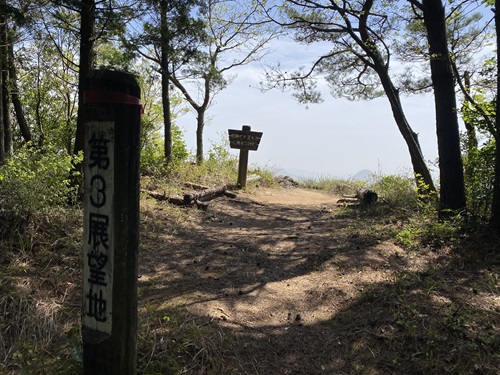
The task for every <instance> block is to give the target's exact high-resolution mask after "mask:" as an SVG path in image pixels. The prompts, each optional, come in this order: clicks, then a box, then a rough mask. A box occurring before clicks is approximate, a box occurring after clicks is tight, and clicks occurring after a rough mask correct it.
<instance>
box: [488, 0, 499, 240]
mask: <svg viewBox="0 0 500 375" xmlns="http://www.w3.org/2000/svg"><path fill="white" fill-rule="evenodd" d="M495 31H496V42H497V101H496V105H495V106H496V107H495V109H496V114H497V115H496V119H495V128H496V132H495V141H496V147H495V148H496V151H495V182H494V186H493V204H492V206H491V221H490V224H491V226H492V227H493V228H494V229H495V230H496V231H497V232H498V233H499V234H500V137H499V134H500V117H499V115H498V114H499V113H500V100H498V98H500V49H499V48H500V0H495Z"/></svg>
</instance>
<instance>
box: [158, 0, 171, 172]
mask: <svg viewBox="0 0 500 375" xmlns="http://www.w3.org/2000/svg"><path fill="white" fill-rule="evenodd" d="M160 13H161V15H160V17H161V91H162V104H163V123H164V143H165V144H164V153H165V165H166V166H168V165H170V163H171V162H172V115H171V113H170V78H169V75H170V74H169V70H168V68H169V66H168V65H169V63H168V61H169V56H168V55H169V52H170V41H169V38H168V20H167V4H166V2H165V1H162V2H161V3H160Z"/></svg>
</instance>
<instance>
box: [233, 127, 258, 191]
mask: <svg viewBox="0 0 500 375" xmlns="http://www.w3.org/2000/svg"><path fill="white" fill-rule="evenodd" d="M251 130H252V128H251V127H250V126H249V125H243V127H242V128H241V130H233V129H229V130H228V132H229V146H230V147H231V148H236V149H239V150H240V160H239V167H238V187H240V188H246V186H247V172H248V151H249V150H252V151H257V149H258V148H259V143H260V140H261V138H262V133H261V132H253V131H251Z"/></svg>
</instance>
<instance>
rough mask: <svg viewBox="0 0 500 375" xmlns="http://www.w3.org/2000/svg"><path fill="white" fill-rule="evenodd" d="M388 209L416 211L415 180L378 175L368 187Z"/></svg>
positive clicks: (401, 175)
mask: <svg viewBox="0 0 500 375" xmlns="http://www.w3.org/2000/svg"><path fill="white" fill-rule="evenodd" d="M370 189H371V190H374V191H376V192H377V194H378V195H379V199H383V200H384V202H385V203H387V205H389V207H391V208H393V209H395V210H399V211H408V210H410V211H416V210H417V209H418V206H419V199H418V198H419V197H418V194H417V189H416V185H415V178H414V177H413V176H411V177H410V176H408V175H403V174H400V175H386V176H382V175H378V176H375V182H374V183H373V184H372V185H371V186H370Z"/></svg>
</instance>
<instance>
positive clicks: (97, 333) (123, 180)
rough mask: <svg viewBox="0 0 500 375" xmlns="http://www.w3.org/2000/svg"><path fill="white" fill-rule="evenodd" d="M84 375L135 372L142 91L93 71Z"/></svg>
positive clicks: (88, 112) (88, 103) (126, 79)
mask: <svg viewBox="0 0 500 375" xmlns="http://www.w3.org/2000/svg"><path fill="white" fill-rule="evenodd" d="M84 106H85V107H84V119H85V148H84V153H85V158H84V205H85V207H84V239H83V248H84V254H83V258H84V280H83V286H84V288H83V289H84V293H83V312H82V336H83V370H84V374H85V375H91V374H92V375H104V374H105V375H135V374H136V372H137V255H138V247H139V246H138V245H139V150H140V148H139V134H140V115H141V106H140V89H139V86H138V84H137V81H136V80H135V78H134V77H133V76H132V75H130V74H126V73H122V72H115V71H110V70H96V71H91V72H90V73H89V76H88V79H87V80H86V82H85V85H84Z"/></svg>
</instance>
